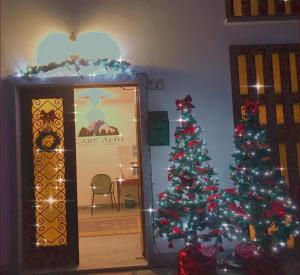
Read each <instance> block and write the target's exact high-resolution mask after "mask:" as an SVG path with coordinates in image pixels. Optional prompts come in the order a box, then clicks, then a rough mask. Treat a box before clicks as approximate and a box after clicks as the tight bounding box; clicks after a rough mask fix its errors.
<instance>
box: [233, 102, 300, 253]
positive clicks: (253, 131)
mask: <svg viewBox="0 0 300 275" xmlns="http://www.w3.org/2000/svg"><path fill="white" fill-rule="evenodd" d="M234 138H235V141H234V143H235V146H236V151H235V153H234V154H233V157H234V159H235V166H231V167H230V169H231V178H232V180H233V181H234V184H235V187H236V189H237V192H238V195H239V202H240V207H241V208H242V209H243V211H245V212H246V214H247V215H246V218H245V219H239V220H238V221H237V222H236V223H237V225H239V227H240V228H241V229H242V230H243V241H244V242H248V243H255V245H256V247H258V248H259V249H262V251H263V252H264V253H266V254H271V253H272V252H274V251H277V250H278V249H279V248H280V247H284V246H286V242H287V240H288V239H289V237H290V235H297V234H298V224H299V222H298V221H297V218H296V206H295V205H294V204H293V202H292V200H291V199H290V197H289V192H288V188H287V185H286V183H285V181H284V179H283V177H282V175H281V169H282V168H281V167H280V166H275V165H274V163H273V160H272V151H271V148H270V146H269V145H268V143H267V141H266V133H265V130H263V129H262V128H261V127H260V124H259V103H258V102H254V101H250V100H246V101H245V104H244V106H243V117H242V119H241V121H240V123H239V124H238V125H237V126H236V128H235V135H234ZM229 214H230V213H229Z"/></svg>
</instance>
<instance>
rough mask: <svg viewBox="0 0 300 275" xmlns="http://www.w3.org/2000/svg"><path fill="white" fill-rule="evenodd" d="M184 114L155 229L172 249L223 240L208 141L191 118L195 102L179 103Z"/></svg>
mask: <svg viewBox="0 0 300 275" xmlns="http://www.w3.org/2000/svg"><path fill="white" fill-rule="evenodd" d="M176 106H177V110H179V111H180V112H181V115H180V119H179V122H180V126H179V127H177V128H176V131H175V134H174V136H175V146H174V147H172V151H171V153H170V164H171V165H170V167H169V168H168V181H169V187H168V189H167V190H166V191H165V192H162V193H160V194H159V199H158V206H159V208H158V210H157V216H156V221H155V228H156V230H157V233H158V235H159V236H160V237H165V238H166V239H167V240H168V242H169V247H170V248H171V247H173V243H172V241H173V240H174V239H184V240H185V244H186V245H197V244H201V243H203V242H207V241H211V242H213V244H219V243H220V242H221V241H222V234H223V230H222V219H221V218H220V214H221V210H220V209H219V204H218V199H219V197H220V196H221V195H220V194H219V193H218V190H219V187H218V179H217V176H216V173H215V170H214V169H213V168H212V167H210V166H209V164H208V161H209V160H210V158H209V156H208V150H207V147H206V142H205V141H204V140H203V139H201V138H200V133H201V128H200V127H199V126H197V122H196V120H195V118H194V116H193V115H192V108H194V106H193V105H192V99H191V97H190V96H186V97H185V98H184V99H183V100H176Z"/></svg>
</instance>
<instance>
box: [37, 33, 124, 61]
mask: <svg viewBox="0 0 300 275" xmlns="http://www.w3.org/2000/svg"><path fill="white" fill-rule="evenodd" d="M72 55H77V56H80V57H81V58H85V59H97V58H109V59H116V60H118V59H120V57H121V51H120V48H119V46H118V44H117V43H116V42H115V41H114V40H113V39H112V38H111V37H110V36H109V35H107V34H104V33H100V32H87V33H83V34H81V35H79V36H78V37H77V39H76V40H75V41H72V40H70V39H69V36H68V35H67V34H64V33H54V34H51V35H49V36H47V37H46V38H45V39H43V41H42V42H41V43H40V45H39V47H38V49H37V54H36V64H37V65H42V64H48V63H51V62H57V63H59V62H62V61H64V60H67V59H68V58H69V57H70V56H72Z"/></svg>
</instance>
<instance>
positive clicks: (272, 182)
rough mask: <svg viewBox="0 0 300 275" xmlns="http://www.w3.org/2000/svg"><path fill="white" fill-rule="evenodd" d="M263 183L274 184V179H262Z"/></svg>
mask: <svg viewBox="0 0 300 275" xmlns="http://www.w3.org/2000/svg"><path fill="white" fill-rule="evenodd" d="M264 183H265V184H268V185H274V181H273V180H271V179H264Z"/></svg>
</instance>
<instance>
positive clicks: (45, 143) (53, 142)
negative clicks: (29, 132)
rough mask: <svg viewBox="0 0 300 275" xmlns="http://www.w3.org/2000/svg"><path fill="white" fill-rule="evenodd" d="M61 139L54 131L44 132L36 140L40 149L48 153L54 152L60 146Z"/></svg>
mask: <svg viewBox="0 0 300 275" xmlns="http://www.w3.org/2000/svg"><path fill="white" fill-rule="evenodd" d="M60 141H61V140H60V137H59V136H58V134H57V133H56V132H53V131H52V130H44V131H42V132H40V133H39V135H38V137H37V138H36V140H35V144H36V146H37V148H38V149H40V150H42V151H46V152H51V151H53V150H54V149H55V148H56V147H57V146H58V145H59V144H60Z"/></svg>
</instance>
